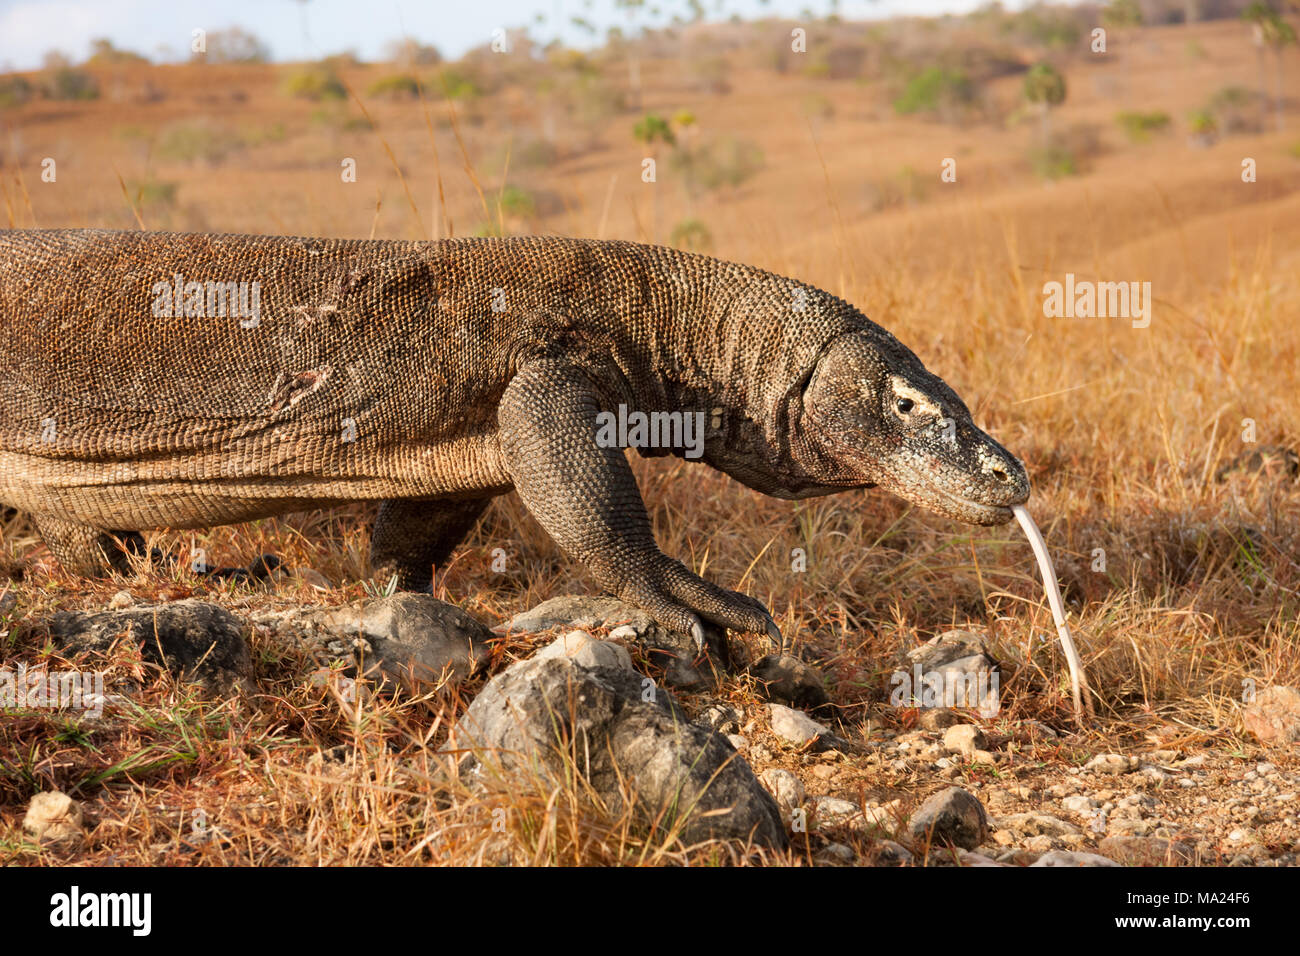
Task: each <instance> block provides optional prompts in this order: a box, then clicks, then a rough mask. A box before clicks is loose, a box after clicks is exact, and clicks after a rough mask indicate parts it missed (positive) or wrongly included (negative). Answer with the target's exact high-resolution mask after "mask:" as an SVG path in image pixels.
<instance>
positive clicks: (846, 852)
mask: <svg viewBox="0 0 1300 956" xmlns="http://www.w3.org/2000/svg"><path fill="white" fill-rule="evenodd" d="M857 858H858V856H857V854H856V853H854V852H853V848H852V847H848V846H845V845H844V844H843V843H828V844H826V846H824V847H822V848H821V850H820V851H819V852H818V854H817V856H816V857H815V858H814V859H815V860H816V861H817V862H818V863H825V864H829V865H831V866H845V865H850V864H852V863H853V862H854V861H856V860H857Z"/></svg>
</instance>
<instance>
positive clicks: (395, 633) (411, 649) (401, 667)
mask: <svg viewBox="0 0 1300 956" xmlns="http://www.w3.org/2000/svg"><path fill="white" fill-rule="evenodd" d="M322 619H323V621H324V623H325V626H326V627H327V628H328V629H329V630H331V631H333V632H334V633H336V634H337V635H338V636H339V637H340V638H344V639H347V640H349V641H354V640H355V639H356V638H358V637H359V638H363V639H364V641H365V644H368V645H369V650H368V651H367V650H366V648H365V646H364V645H362V646H361V647H359V648H358V649H357V652H356V656H357V657H358V658H359V668H358V670H359V676H364V677H366V678H368V679H370V680H373V681H375V682H376V683H383V682H384V681H385V680H390V681H393V682H396V683H397V684H399V685H400V686H402V687H405V688H407V689H409V690H412V691H415V690H417V689H419V688H420V685H423V684H439V683H441V682H442V681H443V680H444V679H448V680H450V681H452V682H459V681H463V680H465V679H466V678H468V677H470V676H471V675H473V674H474V673H476V672H477V671H478V670H479V668H481V667H483V666H484V665H486V664H487V662H488V660H489V659H490V658H491V655H492V651H491V646H490V645H489V643H488V642H489V641H491V640H492V639H493V638H494V637H495V635H493V633H492V632H491V631H490V630H488V628H487V627H486V626H485V625H484V624H482V623H480V622H479V621H477V620H475V619H474V618H472V617H470V616H469V615H468V614H466V613H465V612H464V611H462V610H461V609H460V608H458V607H456V606H455V605H452V604H447V603H446V602H444V601H439V600H438V599H437V598H435V597H433V596H432V595H429V594H411V593H403V594H394V595H391V596H390V597H385V598H380V599H379V600H377V601H370V602H367V603H365V604H363V605H362V606H361V607H360V608H359V609H358V608H354V607H342V608H338V609H334V610H331V611H328V612H325V614H324V615H322ZM581 645H582V642H581V641H580V640H576V639H575V641H574V642H573V643H572V645H571V646H572V647H573V650H574V653H582V647H581ZM354 646H355V645H354ZM565 646H566V647H567V646H570V645H565ZM618 651H621V652H622V654H623V657H624V658H626V657H627V652H626V651H623V650H622V648H618ZM554 653H557V654H558V653H564V652H563V651H554ZM592 653H594V652H592ZM608 653H614V652H612V651H611V652H608ZM629 666H630V661H629Z"/></svg>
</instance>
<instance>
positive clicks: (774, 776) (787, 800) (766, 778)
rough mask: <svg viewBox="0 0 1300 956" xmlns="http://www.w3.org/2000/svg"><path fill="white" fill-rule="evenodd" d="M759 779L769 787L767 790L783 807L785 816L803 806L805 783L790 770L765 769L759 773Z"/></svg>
mask: <svg viewBox="0 0 1300 956" xmlns="http://www.w3.org/2000/svg"><path fill="white" fill-rule="evenodd" d="M758 779H759V782H760V783H762V784H763V786H764V787H766V788H767V792H768V793H770V794H771V795H772V797H773V798H774V799H775V800H776V805H777V806H778V807H780V808H781V815H782V816H783V817H787V818H788V817H789V816H790V814H791V813H792V812H793V811H795V810H797V809H799V808H800V807H801V806H803V798H804V789H803V784H802V783H800V782H799V778H798V777H796V776H795V775H794V774H792V773H791V772H790V771H789V770H779V769H777V768H773V769H771V770H764V771H763V772H762V773H761V774H759V775H758Z"/></svg>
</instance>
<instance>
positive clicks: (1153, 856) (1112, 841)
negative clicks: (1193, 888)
mask: <svg viewBox="0 0 1300 956" xmlns="http://www.w3.org/2000/svg"><path fill="white" fill-rule="evenodd" d="M1098 849H1099V850H1101V851H1102V852H1103V853H1105V854H1106V855H1107V856H1108V857H1110V858H1111V859H1113V860H1117V861H1119V862H1120V863H1123V864H1126V865H1128V866H1194V865H1196V863H1197V862H1198V856H1197V853H1196V847H1195V846H1194V845H1193V844H1191V843H1188V842H1186V841H1183V840H1166V839H1163V838H1161V837H1141V836H1108V837H1106V839H1104V840H1102V841H1101V843H1100V844H1099V845H1098Z"/></svg>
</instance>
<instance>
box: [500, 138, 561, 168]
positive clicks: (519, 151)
mask: <svg viewBox="0 0 1300 956" xmlns="http://www.w3.org/2000/svg"><path fill="white" fill-rule="evenodd" d="M559 153H560V151H559V149H557V148H556V146H555V144H554V143H552V142H551V141H550V140H546V139H526V140H523V141H522V142H520V143H516V144H515V145H514V146H513V147H512V148H511V150H510V166H511V167H512V168H518V169H535V168H538V167H545V166H550V165H551V164H552V163H554V162H555V161H556V159H558V158H559Z"/></svg>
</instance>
